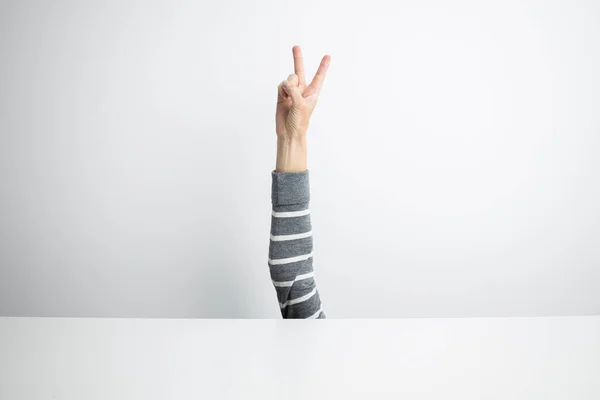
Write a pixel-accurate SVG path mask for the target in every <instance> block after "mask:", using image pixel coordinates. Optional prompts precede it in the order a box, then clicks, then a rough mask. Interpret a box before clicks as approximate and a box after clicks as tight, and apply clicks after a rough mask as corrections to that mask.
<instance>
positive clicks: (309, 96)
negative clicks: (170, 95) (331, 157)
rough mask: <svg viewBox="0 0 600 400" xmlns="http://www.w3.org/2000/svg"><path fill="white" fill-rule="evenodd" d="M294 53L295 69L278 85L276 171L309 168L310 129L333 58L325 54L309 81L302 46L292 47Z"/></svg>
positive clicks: (298, 170) (296, 170)
mask: <svg viewBox="0 0 600 400" xmlns="http://www.w3.org/2000/svg"><path fill="white" fill-rule="evenodd" d="M292 54H293V56H294V73H293V74H290V75H289V76H288V78H287V80H283V81H282V82H281V83H280V84H279V85H278V86H277V109H276V112H275V131H276V133H277V161H276V166H275V171H276V172H303V171H305V170H306V147H307V142H306V132H307V131H308V124H309V122H310V116H311V115H312V113H313V111H314V109H315V106H316V105H317V100H318V98H319V94H320V92H321V87H322V86H323V82H324V81H325V76H326V75H327V69H328V68H329V63H330V61H331V56H329V55H325V56H323V59H322V60H321V64H320V65H319V68H318V70H317V73H316V74H315V76H314V77H313V79H312V81H311V82H310V84H308V85H307V84H306V77H305V74H304V59H303V56H302V49H301V48H300V46H294V47H292Z"/></svg>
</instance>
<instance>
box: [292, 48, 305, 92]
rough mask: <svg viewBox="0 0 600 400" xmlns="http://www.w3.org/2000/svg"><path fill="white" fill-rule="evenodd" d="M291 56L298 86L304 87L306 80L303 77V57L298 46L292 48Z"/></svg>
mask: <svg viewBox="0 0 600 400" xmlns="http://www.w3.org/2000/svg"><path fill="white" fill-rule="evenodd" d="M292 54H293V55H294V73H295V74H296V75H298V86H304V85H306V78H305V76H304V57H302V49H301V48H300V46H297V45H296V46H294V47H292Z"/></svg>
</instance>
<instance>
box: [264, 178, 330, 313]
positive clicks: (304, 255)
mask: <svg viewBox="0 0 600 400" xmlns="http://www.w3.org/2000/svg"><path fill="white" fill-rule="evenodd" d="M271 178H272V186H271V204H272V211H271V237H270V241H269V260H268V264H269V271H270V274H271V280H272V281H273V286H274V287H275V291H276V293H277V299H278V302H279V308H280V310H281V316H282V317H283V318H314V319H324V318H325V313H324V312H323V308H322V305H321V299H320V297H319V292H318V290H317V285H316V282H315V277H314V271H313V254H312V252H313V236H312V226H311V221H310V210H309V207H308V205H309V201H310V186H309V179H308V170H305V171H303V172H275V170H273V171H272V172H271Z"/></svg>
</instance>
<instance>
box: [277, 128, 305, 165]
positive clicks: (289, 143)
mask: <svg viewBox="0 0 600 400" xmlns="http://www.w3.org/2000/svg"><path fill="white" fill-rule="evenodd" d="M306 145H307V142H306V135H299V136H298V137H294V138H285V137H278V138H277V160H276V163H275V172H302V171H305V170H306V158H307V157H306V149H307V146H306Z"/></svg>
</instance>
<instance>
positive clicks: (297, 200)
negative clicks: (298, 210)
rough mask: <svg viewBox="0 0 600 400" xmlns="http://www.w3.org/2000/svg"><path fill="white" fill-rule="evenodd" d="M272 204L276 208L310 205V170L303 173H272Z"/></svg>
mask: <svg viewBox="0 0 600 400" xmlns="http://www.w3.org/2000/svg"><path fill="white" fill-rule="evenodd" d="M271 178H272V184H271V203H272V204H273V205H274V206H285V205H292V204H301V203H308V202H309V201H310V185H309V180H308V169H307V170H305V171H302V172H275V170H273V171H271Z"/></svg>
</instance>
